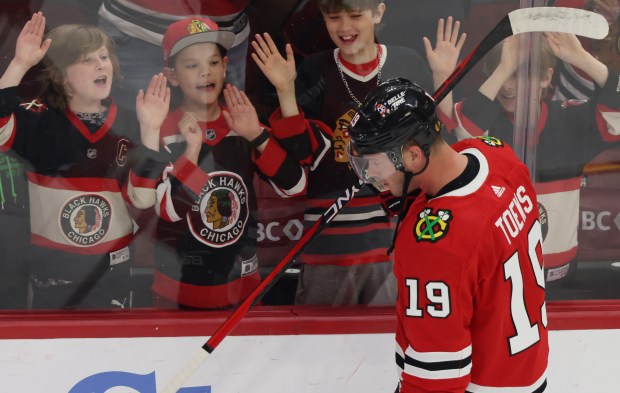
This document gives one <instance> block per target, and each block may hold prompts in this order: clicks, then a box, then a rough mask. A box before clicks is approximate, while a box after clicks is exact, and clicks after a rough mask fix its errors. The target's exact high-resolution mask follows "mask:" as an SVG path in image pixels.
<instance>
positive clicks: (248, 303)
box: [162, 7, 609, 393]
mask: <svg viewBox="0 0 620 393" xmlns="http://www.w3.org/2000/svg"><path fill="white" fill-rule="evenodd" d="M608 30H609V25H608V24H607V21H606V20H605V18H604V17H603V16H601V15H599V14H596V13H593V12H590V11H585V10H581V9H576V8H561V7H535V8H523V9H518V10H514V11H511V12H510V13H509V14H508V15H507V16H506V17H504V18H503V19H502V20H501V21H500V22H499V23H498V24H497V26H495V28H493V30H491V32H490V33H489V34H488V35H487V36H486V37H485V38H484V39H483V40H482V42H481V43H480V44H479V45H478V46H477V47H476V48H475V49H474V50H473V51H472V52H471V53H470V54H469V55H468V56H467V57H466V58H465V59H464V60H463V61H462V62H461V63H460V64H459V65H458V66H457V68H456V69H455V70H454V72H453V73H452V74H451V75H450V77H448V79H447V80H446V81H445V82H444V83H443V84H442V85H441V86H440V87H439V88H438V89H437V91H436V92H435V93H434V94H433V98H434V99H435V102H440V101H442V100H443V99H444V98H445V96H446V95H447V94H448V93H449V92H450V91H452V89H453V88H454V86H455V85H456V83H458V82H459V81H460V80H461V78H463V76H465V74H467V73H468V72H469V71H470V70H471V69H472V67H473V66H474V65H475V64H476V63H477V62H478V61H479V60H480V59H481V58H482V57H484V55H485V54H486V53H487V52H488V51H489V50H491V49H492V48H493V47H494V46H495V45H496V44H498V43H499V42H501V41H502V40H503V39H504V38H507V37H509V36H511V35H513V34H519V33H525V32H540V31H557V32H565V33H572V34H576V35H580V36H584V37H589V38H595V39H602V38H605V37H606V36H607V34H608ZM360 185H361V186H360ZM362 186H363V184H362V183H361V181H360V184H356V185H354V186H351V187H350V188H348V189H347V190H346V192H345V194H344V195H343V196H342V197H339V198H338V199H337V200H336V201H335V202H334V203H333V204H332V205H331V206H330V207H329V208H328V209H327V210H326V211H325V212H324V213H323V215H322V216H321V217H319V219H318V220H317V221H316V222H315V223H314V224H313V225H312V226H311V227H310V228H309V229H308V231H307V232H306V233H305V234H304V235H303V236H302V237H301V238H300V239H299V240H298V241H297V243H296V244H295V246H294V247H293V248H292V249H291V250H290V251H289V252H288V253H287V254H286V256H284V258H283V259H282V260H281V261H280V263H278V264H277V265H276V266H275V267H274V268H273V269H272V271H271V272H270V273H269V275H267V277H265V279H264V280H263V281H262V282H261V283H260V285H259V286H258V287H256V289H254V291H252V293H251V294H250V295H249V296H248V298H247V299H245V300H244V301H243V303H241V305H240V306H239V308H237V309H236V310H235V311H234V312H233V313H232V314H231V315H230V316H229V317H228V318H227V319H226V320H225V321H224V322H223V323H222V325H221V326H220V327H219V328H218V329H217V330H216V331H215V333H214V334H213V335H212V336H211V337H210V338H209V340H208V341H207V342H206V343H205V344H204V345H203V346H202V348H200V350H198V352H196V354H195V355H194V356H193V357H192V358H191V359H190V361H189V362H188V363H187V364H186V365H185V366H184V368H183V369H182V370H181V371H180V372H179V373H178V374H177V375H176V376H175V377H174V378H173V379H172V380H171V381H170V383H169V384H168V385H167V386H166V387H165V389H164V390H163V391H162V393H176V392H177V390H178V389H179V388H180V387H181V386H182V385H183V384H184V382H185V381H186V380H187V379H189V377H190V376H191V375H192V374H193V373H194V371H195V370H196V369H198V367H199V366H200V365H201V364H202V362H203V361H204V360H205V359H206V358H207V357H208V355H209V354H210V353H212V352H213V351H214V350H215V348H217V346H218V345H219V344H220V342H222V340H223V339H224V338H225V337H226V336H227V335H228V334H229V333H230V332H231V331H232V330H233V329H234V327H235V326H236V325H237V324H238V323H239V321H241V319H242V318H243V317H244V316H245V315H246V314H247V313H248V312H249V311H250V309H251V308H252V307H253V306H254V305H255V304H256V303H257V302H258V301H259V300H260V299H261V298H262V297H263V296H264V295H265V294H266V293H267V292H268V291H269V289H270V288H271V287H272V286H273V285H274V284H275V282H276V281H277V280H278V279H279V278H280V277H281V276H282V275H283V274H284V272H285V270H286V269H287V268H288V267H289V266H290V265H291V264H292V263H293V261H295V259H296V258H297V257H298V256H299V255H301V253H302V252H303V251H304V250H305V249H306V248H307V247H308V246H309V245H310V243H311V242H312V241H313V240H314V239H315V238H316V237H317V236H318V235H319V234H320V232H321V231H322V230H323V228H325V227H326V226H327V225H328V224H329V223H330V222H331V221H332V220H333V219H334V217H335V216H336V215H337V214H338V213H339V212H340V211H341V210H342V208H343V207H344V206H345V205H346V204H347V203H348V202H349V201H350V200H351V199H353V197H354V195H355V194H356V193H357V192H358V191H359V190H360V189H361V187H362Z"/></svg>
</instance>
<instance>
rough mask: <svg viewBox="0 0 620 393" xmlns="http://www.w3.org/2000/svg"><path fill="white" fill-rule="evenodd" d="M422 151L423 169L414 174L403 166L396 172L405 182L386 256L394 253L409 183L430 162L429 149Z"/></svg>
mask: <svg viewBox="0 0 620 393" xmlns="http://www.w3.org/2000/svg"><path fill="white" fill-rule="evenodd" d="M422 150H424V157H426V162H425V163H424V167H423V168H422V169H421V170H419V171H418V172H415V173H414V172H409V171H407V170H405V168H404V166H402V167H401V168H398V170H400V171H401V172H403V173H404V174H405V180H404V181H403V191H402V194H401V195H400V211H399V212H398V220H397V221H396V228H394V235H393V236H392V244H391V245H390V248H388V250H387V255H390V254H391V253H392V251H394V245H395V244H396V236H397V235H398V228H399V227H400V223H401V221H402V220H403V218H404V217H405V213H406V211H407V209H406V208H405V204H406V203H407V195H408V191H409V184H410V183H411V179H413V177H414V176H417V175H419V174H420V173H422V172H424V171H425V170H426V168H427V167H428V162H429V161H430V151H429V148H428V146H425V147H423V148H422Z"/></svg>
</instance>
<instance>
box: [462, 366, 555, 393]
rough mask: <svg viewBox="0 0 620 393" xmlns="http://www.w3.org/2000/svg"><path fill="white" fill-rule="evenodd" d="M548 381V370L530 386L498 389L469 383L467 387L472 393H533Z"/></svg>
mask: <svg viewBox="0 0 620 393" xmlns="http://www.w3.org/2000/svg"><path fill="white" fill-rule="evenodd" d="M545 379H547V370H545V371H544V372H543V373H542V375H541V376H540V378H538V380H537V381H536V382H534V383H533V384H531V385H530V386H519V387H514V386H510V387H496V386H480V385H476V384H475V383H471V382H470V383H469V385H467V391H469V392H472V393H532V392H533V391H534V390H536V389H538V388H540V386H541V385H542V384H543V382H545Z"/></svg>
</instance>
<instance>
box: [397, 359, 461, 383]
mask: <svg viewBox="0 0 620 393" xmlns="http://www.w3.org/2000/svg"><path fill="white" fill-rule="evenodd" d="M404 371H405V374H409V375H412V376H414V377H417V378H424V379H450V378H460V377H462V376H465V375H468V374H469V373H470V371H471V362H470V363H468V364H467V366H465V367H463V368H458V369H451V370H436V371H430V370H425V369H423V368H418V367H415V366H411V365H409V364H407V363H405V370H404Z"/></svg>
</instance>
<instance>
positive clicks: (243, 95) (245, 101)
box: [239, 91, 252, 105]
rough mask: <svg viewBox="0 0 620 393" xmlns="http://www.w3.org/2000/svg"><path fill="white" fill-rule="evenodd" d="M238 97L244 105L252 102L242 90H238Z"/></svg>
mask: <svg viewBox="0 0 620 393" xmlns="http://www.w3.org/2000/svg"><path fill="white" fill-rule="evenodd" d="M239 97H240V99H241V102H242V103H243V104H245V105H252V102H250V99H249V98H248V96H247V95H246V94H245V92H244V91H239Z"/></svg>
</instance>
